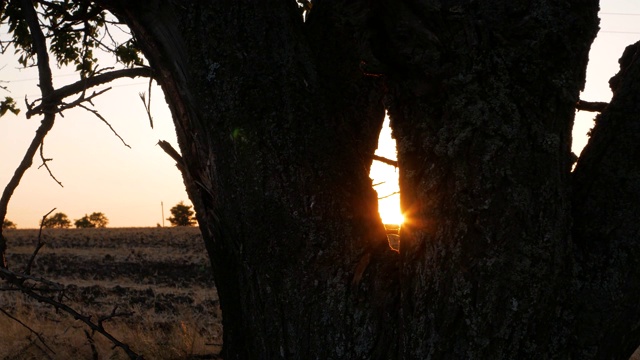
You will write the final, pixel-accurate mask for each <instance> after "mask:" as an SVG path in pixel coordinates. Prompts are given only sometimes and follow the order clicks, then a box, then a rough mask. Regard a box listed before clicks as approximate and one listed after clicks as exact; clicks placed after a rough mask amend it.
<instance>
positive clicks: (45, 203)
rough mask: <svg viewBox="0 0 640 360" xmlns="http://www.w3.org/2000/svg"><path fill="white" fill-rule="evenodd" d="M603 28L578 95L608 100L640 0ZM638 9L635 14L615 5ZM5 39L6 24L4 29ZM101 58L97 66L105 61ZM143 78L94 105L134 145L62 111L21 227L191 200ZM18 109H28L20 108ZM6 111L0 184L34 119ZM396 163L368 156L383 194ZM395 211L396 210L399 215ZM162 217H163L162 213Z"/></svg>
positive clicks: (26, 195)
mask: <svg viewBox="0 0 640 360" xmlns="http://www.w3.org/2000/svg"><path fill="white" fill-rule="evenodd" d="M601 8H602V11H601V19H602V22H601V32H600V35H599V36H598V38H597V39H596V41H595V43H594V44H593V47H592V52H591V56H590V62H589V68H588V73H587V87H586V89H585V92H584V93H583V94H582V96H581V97H582V99H584V100H590V101H609V100H610V98H611V92H610V91H609V88H608V83H607V82H608V80H609V78H610V77H611V76H613V75H614V74H615V73H616V72H617V69H618V64H617V60H618V58H619V57H620V55H621V54H622V51H623V49H624V48H625V47H626V46H627V45H629V44H631V43H633V42H635V41H637V40H639V39H640V1H637V0H607V1H601ZM619 14H634V15H619ZM1 36H2V38H3V39H6V38H7V35H6V34H2V35H1ZM11 53H12V50H10V51H8V52H7V54H4V55H0V68H1V67H3V66H4V68H2V69H1V70H0V79H1V80H4V81H8V82H9V83H5V84H4V85H7V86H8V87H9V90H10V91H11V93H6V92H4V91H1V90H0V95H1V96H12V97H14V99H16V101H17V102H18V104H19V106H20V107H21V108H24V105H23V104H24V96H25V95H27V97H28V98H29V99H30V100H35V99H36V98H37V97H38V95H39V91H38V88H37V87H36V83H37V80H36V79H37V73H36V71H35V69H22V70H19V69H18V68H17V67H18V64H17V62H16V61H15V57H14V56H13V55H12V54H11ZM112 62H113V61H105V62H103V63H102V64H101V65H102V67H107V66H111V65H112ZM55 72H56V74H57V76H55V78H54V85H55V86H56V87H59V86H63V85H65V84H68V83H71V82H74V81H75V80H76V77H74V76H73V75H72V71H71V70H70V69H58V70H57V71H55ZM147 84H148V83H147V82H146V81H145V80H144V79H135V80H119V81H117V82H114V83H113V84H111V86H112V87H113V89H111V90H110V91H109V92H107V93H106V94H104V95H102V96H100V97H98V98H97V99H96V100H95V101H94V103H95V105H96V109H98V110H99V111H100V113H101V114H102V115H103V116H104V117H105V118H106V119H108V120H109V121H110V123H111V125H112V126H113V127H114V128H115V129H116V130H117V131H118V132H119V134H120V135H121V136H122V137H123V138H124V140H125V141H126V142H127V143H128V144H129V145H131V147H132V148H131V149H129V148H126V147H125V146H123V145H122V143H121V142H120V140H119V139H118V138H116V137H115V136H113V135H112V134H111V132H110V130H109V129H108V128H107V126H106V125H105V124H103V123H102V122H101V121H100V120H99V119H98V118H97V117H95V116H94V115H92V114H90V113H88V112H86V111H84V110H81V109H72V110H70V111H67V112H65V113H64V117H60V116H58V117H57V119H56V125H55V126H54V128H53V130H52V131H51V132H50V134H49V135H48V136H47V138H46V139H45V146H44V150H45V156H46V157H48V158H53V159H54V160H53V161H51V162H49V166H50V167H51V169H52V171H53V172H54V174H55V176H56V177H57V178H58V179H59V180H60V181H61V182H62V184H63V185H64V188H61V187H60V186H59V185H57V184H56V183H55V182H54V181H53V180H52V179H51V178H50V177H49V175H48V173H47V171H46V170H45V169H44V168H42V169H37V167H38V166H39V165H40V163H41V162H40V160H39V159H38V158H36V159H35V161H34V166H32V168H31V169H29V170H28V171H27V173H26V174H25V177H24V178H23V180H22V183H21V184H20V186H19V187H18V189H17V190H16V193H15V194H14V196H13V198H12V199H11V202H10V203H9V209H8V214H7V217H8V218H9V219H10V220H12V221H13V222H15V223H16V224H17V225H18V228H34V227H37V225H38V222H39V220H40V218H41V217H42V215H44V214H46V213H47V212H49V210H51V209H53V208H57V211H61V212H64V213H66V214H67V215H68V216H69V218H71V219H72V220H75V219H79V218H81V217H82V216H84V215H85V214H87V213H89V214H90V213H92V212H94V211H100V212H103V213H105V214H106V216H107V217H108V218H109V220H110V223H109V226H110V227H128V226H156V224H158V223H162V214H161V208H160V202H161V201H162V202H164V205H165V214H164V217H165V218H166V217H168V216H169V215H170V214H169V211H168V209H169V208H170V207H171V206H173V205H175V204H177V203H178V202H179V201H181V200H184V201H185V202H187V203H188V198H187V195H186V192H185V191H184V185H183V183H182V179H181V177H180V174H179V172H178V170H177V169H176V168H175V166H174V162H173V160H171V159H170V158H169V156H167V155H166V154H165V153H164V152H163V151H162V150H161V149H160V148H159V147H158V146H156V143H157V142H158V140H159V139H162V140H167V141H169V142H170V143H172V144H173V146H174V147H175V148H178V146H177V141H176V139H175V132H174V129H173V124H172V122H171V119H170V114H169V111H168V109H167V106H166V103H165V101H164V98H163V96H162V93H161V91H160V89H159V88H158V87H154V88H153V89H152V115H153V118H154V127H155V128H154V129H151V128H150V127H149V120H148V118H147V115H146V113H145V111H144V107H143V105H142V102H141V101H140V99H139V97H138V93H139V92H146V91H147ZM23 113H24V111H23ZM23 113H21V114H20V115H19V116H13V115H11V114H8V115H5V116H3V117H1V118H0V159H1V160H0V188H2V189H3V188H4V186H5V185H6V184H7V182H8V181H9V179H10V177H11V175H12V174H13V172H14V170H15V168H16V167H17V165H18V164H19V162H20V161H21V159H22V156H23V154H24V151H25V150H26V148H27V146H28V144H29V142H30V141H31V139H32V137H33V134H34V132H35V130H36V128H37V127H38V125H39V122H40V119H38V118H32V119H30V120H27V119H25V117H24V115H23ZM593 117H594V113H587V112H579V113H578V114H577V117H576V126H575V128H574V152H576V153H579V152H580V150H581V149H582V147H584V145H585V144H586V141H587V137H586V133H587V131H588V130H589V128H591V127H592V125H593V121H592V119H593ZM389 134H390V131H389V130H388V129H387V130H386V134H385V132H384V131H383V135H384V136H386V138H387V140H386V141H385V142H384V143H382V144H380V150H379V151H378V152H377V154H378V155H381V156H385V157H388V158H394V157H395V156H394V155H395V147H394V143H393V141H392V140H391V139H390V137H389ZM396 176H397V172H396V171H395V169H394V168H393V167H390V166H387V165H384V164H378V163H377V162H374V166H373V167H372V178H373V179H374V180H373V182H374V183H378V182H382V181H384V182H385V184H384V185H380V186H377V187H376V190H377V191H378V193H379V195H380V196H384V195H387V194H390V193H392V192H394V191H397V178H396ZM383 201H384V203H382V204H381V205H380V208H381V209H385V210H391V211H390V214H383V218H384V220H385V222H393V219H392V218H393V217H394V215H393V214H397V212H398V211H399V204H398V202H399V197H398V196H397V195H396V196H393V197H390V198H387V199H385V200H383ZM395 217H396V218H397V215H395ZM165 223H166V224H167V225H168V222H166V221H165Z"/></svg>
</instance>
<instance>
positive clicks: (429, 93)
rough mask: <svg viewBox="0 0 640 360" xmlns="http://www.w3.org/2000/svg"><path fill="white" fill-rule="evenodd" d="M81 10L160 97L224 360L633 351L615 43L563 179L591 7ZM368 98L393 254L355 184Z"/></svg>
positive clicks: (627, 71) (593, 17)
mask: <svg viewBox="0 0 640 360" xmlns="http://www.w3.org/2000/svg"><path fill="white" fill-rule="evenodd" d="M100 2H101V3H103V4H104V5H105V7H107V8H108V9H110V10H112V11H113V12H114V13H115V14H117V15H118V16H119V17H120V18H121V19H123V20H124V21H126V22H127V24H128V25H129V26H130V27H131V29H132V30H133V32H134V34H135V36H136V37H137V39H138V41H139V43H140V44H141V46H142V47H143V51H144V53H145V55H146V57H147V58H148V59H149V61H150V63H151V65H152V67H153V68H154V70H155V71H156V78H157V79H158V81H159V83H160V84H161V86H162V87H163V89H164V91H165V94H166V98H167V99H168V103H169V106H170V108H171V111H172V114H173V117H174V122H175V124H176V130H177V134H178V139H179V142H180V150H181V153H182V160H180V163H179V168H180V169H181V170H182V172H183V175H184V179H185V184H186V187H187V190H188V193H189V195H190V197H191V200H192V201H193V203H194V205H195V208H196V210H197V216H198V221H199V223H200V226H201V229H202V233H203V236H204V238H205V242H206V245H207V249H208V252H209V255H210V257H211V261H212V264H213V268H214V273H215V274H214V275H215V280H216V285H217V287H218V293H219V295H220V300H221V306H222V310H223V318H224V322H223V324H224V357H225V359H276V358H291V359H339V358H340V359H423V358H431V359H516V358H517V359H528V358H559V359H566V358H620V359H622V358H625V357H626V358H628V357H629V355H630V353H631V352H632V351H633V348H634V347H636V346H637V345H638V343H639V339H640V337H639V336H640V334H639V332H638V328H637V325H636V324H637V323H638V320H640V316H639V315H640V314H639V313H638V310H637V306H636V304H635V301H636V300H637V296H638V293H639V292H638V285H637V284H640V282H639V281H637V280H638V279H637V278H638V276H639V273H638V271H640V267H638V266H635V264H636V263H637V260H635V259H636V258H637V257H636V256H634V255H636V253H637V252H638V246H637V239H638V235H639V232H640V228H639V226H640V225H639V224H638V222H637V218H638V213H639V212H640V201H639V200H640V199H639V196H640V195H639V194H640V189H639V188H638V186H639V185H638V183H639V181H638V180H639V177H640V175H638V168H637V167H638V161H635V162H634V161H630V160H629V159H637V155H638V147H637V144H638V141H637V137H638V135H639V134H640V131H639V129H638V123H639V119H638V115H637V114H638V111H637V106H638V105H637V104H638V101H637V96H638V95H637V94H638V91H637V88H638V85H637V81H639V80H640V75H639V74H637V71H639V70H637V69H638V66H640V65H637V63H638V61H637V60H636V56H635V55H634V56H631V55H629V56H628V58H629V60H628V61H626V62H625V63H624V64H623V65H624V71H622V73H621V75H620V79H621V80H620V81H618V82H616V84H617V85H616V86H615V89H616V99H614V102H612V104H611V105H610V106H609V107H608V108H607V110H606V111H605V113H603V115H602V116H601V117H600V120H599V121H598V125H597V126H596V128H595V129H594V131H593V138H592V141H591V143H590V145H589V146H588V147H587V149H586V150H585V152H584V153H583V155H582V157H581V159H580V161H579V164H578V167H577V169H576V171H575V173H571V167H572V165H573V159H574V156H573V155H572V154H571V150H570V148H571V128H572V125H573V117H574V109H575V105H576V103H577V101H578V100H579V98H578V94H579V91H580V90H581V89H582V87H583V83H584V76H585V68H586V63H587V59H588V51H589V47H590V44H591V42H592V40H593V38H594V37H595V34H596V32H597V28H598V18H597V10H598V2H597V1H596V0H581V1H577V0H576V1H555V0H554V1H550V0H537V1H529V0H526V1H525V0H511V1H506V0H493V1H485V2H477V1H420V0H404V1H364V0H363V1H347V0H344V1H327V0H324V1H321V0H316V1H314V2H313V4H314V5H313V9H312V11H311V12H310V14H309V16H308V18H307V21H306V22H304V23H303V21H302V19H301V16H300V14H299V12H298V10H297V8H296V4H295V3H294V2H293V1H275V0H271V1H267V0H265V1H195V0H193V1H180V2H176V1H160V0H152V1H145V2H129V1H123V0H101V1H100ZM630 51H631V50H630ZM630 54H631V53H630ZM633 54H635V53H633ZM633 54H632V55H633ZM634 65H635V67H634ZM627 79H629V80H627ZM385 106H386V107H387V108H388V110H389V113H390V115H391V118H392V127H393V130H394V136H395V137H396V139H397V140H398V161H399V167H400V187H401V192H402V193H401V201H402V207H403V209H404V211H406V216H407V218H408V222H407V223H406V225H405V226H404V227H403V228H402V230H401V248H400V252H399V253H396V252H394V251H392V250H391V249H389V247H388V244H387V242H386V238H385V233H384V228H383V226H382V224H381V221H380V219H379V217H378V215H377V205H376V194H375V192H374V191H373V190H372V188H371V181H370V179H369V178H368V170H369V167H370V164H371V156H370V155H371V154H372V153H373V151H374V149H375V146H376V140H377V135H378V132H379V130H380V127H381V123H382V119H383V115H384V108H385ZM632 163H633V164H632ZM572 189H573V190H572Z"/></svg>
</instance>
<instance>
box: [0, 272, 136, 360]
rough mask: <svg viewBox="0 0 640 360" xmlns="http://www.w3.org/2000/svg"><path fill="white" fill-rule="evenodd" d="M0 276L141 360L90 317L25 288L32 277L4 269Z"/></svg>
mask: <svg viewBox="0 0 640 360" xmlns="http://www.w3.org/2000/svg"><path fill="white" fill-rule="evenodd" d="M0 276H1V277H3V278H4V279H7V281H8V282H9V283H11V284H12V285H13V286H15V287H16V288H18V289H20V291H21V292H22V293H23V294H25V295H27V296H29V297H31V298H33V299H35V300H37V301H39V302H41V303H45V304H49V305H51V306H53V307H54V308H55V309H56V310H62V311H64V312H66V313H67V314H69V315H71V316H73V318H74V319H76V320H80V321H81V322H83V323H84V324H85V325H87V326H88V327H89V328H90V329H91V330H93V331H95V332H97V333H100V334H102V336H104V337H106V338H107V339H108V340H109V341H111V343H113V345H114V346H115V347H119V348H121V349H122V350H124V352H125V353H126V354H127V355H128V356H129V358H131V359H142V357H141V356H140V355H138V354H137V353H135V352H134V351H133V350H131V348H130V347H129V345H127V344H125V343H123V342H121V341H120V340H118V339H116V338H115V337H114V336H113V335H111V333H109V332H108V331H107V330H106V329H105V328H104V327H103V326H102V325H101V324H96V323H95V322H93V321H92V320H91V316H85V315H82V314H80V313H79V312H77V311H76V310H75V309H73V308H71V307H70V306H68V305H66V304H64V303H62V302H60V301H57V300H54V299H52V298H50V297H47V296H43V295H41V294H39V293H38V292H37V289H33V288H31V287H27V286H25V285H24V282H25V281H26V279H34V278H33V277H32V276H28V275H25V274H19V273H16V272H13V271H11V270H9V269H5V268H0ZM116 315H118V316H122V315H120V314H116Z"/></svg>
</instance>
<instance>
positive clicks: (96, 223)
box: [74, 212, 109, 229]
mask: <svg viewBox="0 0 640 360" xmlns="http://www.w3.org/2000/svg"><path fill="white" fill-rule="evenodd" d="M108 223H109V219H107V217H106V216H105V215H104V214H103V213H101V212H94V213H92V214H91V215H87V214H85V215H84V216H83V217H82V218H80V219H78V220H76V221H75V222H74V225H75V226H76V228H78V229H82V228H95V227H98V228H103V227H107V224H108Z"/></svg>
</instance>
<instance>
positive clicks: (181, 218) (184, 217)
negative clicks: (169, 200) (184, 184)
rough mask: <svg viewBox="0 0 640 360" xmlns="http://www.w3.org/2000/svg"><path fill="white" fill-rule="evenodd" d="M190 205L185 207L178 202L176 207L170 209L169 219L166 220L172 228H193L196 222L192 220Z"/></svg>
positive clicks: (182, 203)
mask: <svg viewBox="0 0 640 360" xmlns="http://www.w3.org/2000/svg"><path fill="white" fill-rule="evenodd" d="M191 207H192V206H191V205H185V204H184V202H182V201H180V202H179V203H178V204H177V205H176V206H174V207H172V208H171V210H170V211H171V215H173V216H171V217H169V218H167V220H169V221H170V222H171V225H173V226H193V225H195V224H196V220H195V219H194V218H193V214H194V212H193V210H191Z"/></svg>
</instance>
